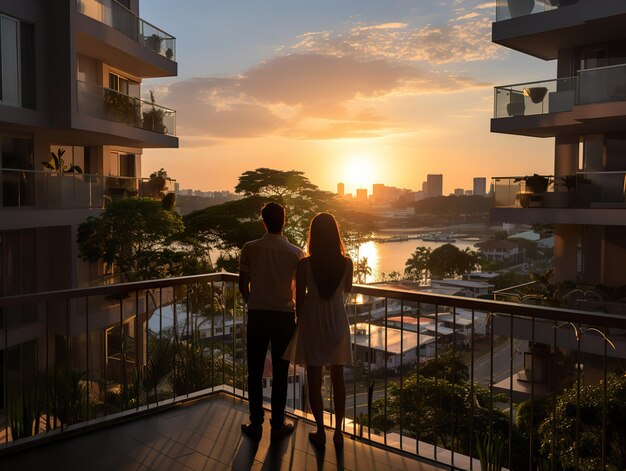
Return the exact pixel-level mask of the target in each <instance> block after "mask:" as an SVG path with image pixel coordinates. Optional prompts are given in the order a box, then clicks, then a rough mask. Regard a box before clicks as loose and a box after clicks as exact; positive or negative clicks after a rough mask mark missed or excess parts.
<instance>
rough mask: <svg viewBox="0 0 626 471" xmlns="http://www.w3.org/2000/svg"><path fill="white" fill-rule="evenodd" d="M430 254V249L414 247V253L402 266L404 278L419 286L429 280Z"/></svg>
mask: <svg viewBox="0 0 626 471" xmlns="http://www.w3.org/2000/svg"><path fill="white" fill-rule="evenodd" d="M431 252H432V251H431V249H430V248H427V247H416V248H415V252H413V253H412V254H411V258H409V259H408V260H407V261H406V263H405V264H404V276H406V277H407V278H409V279H411V280H415V281H417V282H419V283H420V284H422V283H427V282H428V280H429V279H430V271H429V269H428V267H429V265H428V261H429V259H430V255H431Z"/></svg>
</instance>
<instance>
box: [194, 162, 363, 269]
mask: <svg viewBox="0 0 626 471" xmlns="http://www.w3.org/2000/svg"><path fill="white" fill-rule="evenodd" d="M235 192H236V193H238V194H240V195H242V196H243V198H241V199H239V200H236V201H229V202H227V203H224V204H221V205H217V206H211V207H209V208H205V209H202V210H199V211H194V212H192V213H190V214H188V215H187V216H185V218H184V221H185V226H186V228H187V229H186V231H187V233H188V234H189V235H190V236H193V237H196V238H198V239H201V240H204V241H206V242H209V243H212V244H214V246H215V247H217V248H218V249H219V250H221V251H223V252H225V253H226V254H227V256H226V259H228V258H229V256H230V258H234V259H236V258H238V250H239V249H241V247H242V246H243V244H244V243H246V242H247V241H249V240H252V239H256V238H258V237H260V236H261V235H263V232H264V231H263V226H262V225H261V223H260V210H261V207H262V206H263V204H265V203H267V202H269V201H276V202H277V203H280V204H282V205H283V206H284V207H285V210H286V219H287V220H286V224H285V228H284V232H285V235H286V236H287V237H288V238H289V239H290V240H291V241H292V242H293V243H294V244H296V245H299V246H300V247H304V246H305V245H306V242H307V236H308V231H309V224H310V222H311V219H312V218H313V216H315V214H317V213H318V212H320V211H329V212H331V213H333V215H334V216H335V218H336V219H337V221H338V222H339V225H340V226H341V228H342V233H343V236H344V239H345V240H346V242H347V243H348V245H351V243H352V242H353V241H362V240H364V239H365V236H366V235H367V234H369V233H370V232H371V231H372V229H373V227H372V223H371V218H369V217H368V216H367V215H364V214H361V213H357V212H354V211H350V210H348V209H347V208H345V207H344V205H343V204H342V203H341V202H340V201H339V200H337V199H336V198H335V195H334V194H332V193H330V192H327V191H322V190H320V189H319V188H318V187H317V185H315V184H313V183H311V182H310V181H309V179H308V178H307V177H306V176H304V173H303V172H299V171H296V170H289V171H283V170H275V169H270V168H258V169H256V170H250V171H247V172H244V173H243V174H242V175H241V176H240V177H239V183H238V184H237V186H236V187H235Z"/></svg>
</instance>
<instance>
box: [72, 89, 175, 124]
mask: <svg viewBox="0 0 626 471" xmlns="http://www.w3.org/2000/svg"><path fill="white" fill-rule="evenodd" d="M77 94H78V96H77V104H78V112H79V113H82V114H85V115H87V116H91V117H93V118H99V119H105V120H108V121H114V122H116V123H122V124H128V125H129V126H133V127H136V128H142V129H147V130H149V131H154V132H158V133H161V134H168V135H170V136H175V135H176V111H174V110H171V109H169V108H165V107H163V106H159V105H157V104H156V103H152V102H150V101H147V100H142V99H140V98H137V97H133V96H129V95H125V94H124V93H120V92H117V91H115V90H112V89H110V88H104V87H102V86H100V85H94V84H92V83H87V82H83V81H81V80H78V81H77Z"/></svg>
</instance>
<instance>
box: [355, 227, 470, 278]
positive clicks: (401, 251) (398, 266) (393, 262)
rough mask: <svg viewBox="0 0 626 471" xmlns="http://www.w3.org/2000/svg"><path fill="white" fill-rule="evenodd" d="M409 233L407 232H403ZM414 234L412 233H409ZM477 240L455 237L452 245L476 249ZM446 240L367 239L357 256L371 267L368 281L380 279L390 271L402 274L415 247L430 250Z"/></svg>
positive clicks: (463, 248)
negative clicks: (388, 240) (386, 240)
mask: <svg viewBox="0 0 626 471" xmlns="http://www.w3.org/2000/svg"><path fill="white" fill-rule="evenodd" d="M389 235H390V234H376V236H385V237H388V236H389ZM404 235H409V234H404ZM410 235H414V234H410ZM476 242H478V241H477V240H460V239H457V240H456V242H454V243H453V244H452V245H455V246H456V247H458V248H459V249H461V250H465V249H466V248H469V249H471V250H476V247H474V244H475V243H476ZM444 244H446V242H429V241H423V240H420V239H410V240H403V241H400V242H387V243H380V242H374V241H369V242H365V243H363V244H361V245H360V246H359V248H358V257H359V259H362V258H363V257H366V258H367V264H368V265H369V267H370V268H371V269H372V274H371V275H369V276H368V277H367V281H368V283H371V282H374V281H380V280H381V279H382V278H383V275H387V276H388V275H389V274H390V273H392V272H394V271H395V272H398V273H400V274H401V275H403V274H404V264H405V263H406V261H407V260H408V259H409V258H410V257H411V254H412V253H413V252H414V251H415V249H416V248H417V247H427V248H430V249H431V250H434V249H436V248H437V247H441V246H442V245H444Z"/></svg>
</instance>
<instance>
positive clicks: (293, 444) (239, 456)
mask: <svg viewBox="0 0 626 471" xmlns="http://www.w3.org/2000/svg"><path fill="white" fill-rule="evenodd" d="M247 418H248V404H247V402H245V401H241V400H239V399H234V398H231V397H229V396H225V395H219V396H212V397H210V398H208V399H202V400H198V401H196V402H192V403H189V404H185V405H181V406H178V407H175V408H173V409H168V410H165V411H163V412H160V413H156V414H154V415H148V416H144V417H142V418H138V419H135V420H130V421H128V422H125V423H121V424H117V425H113V426H109V427H105V428H103V429H99V430H96V431H93V432H89V433H85V434H82V435H79V436H76V437H73V438H68V439H65V440H61V441H58V442H55V443H50V444H47V445H42V446H40V447H38V448H31V449H29V450H25V451H22V452H20V453H17V454H15V455H10V456H7V457H6V458H5V459H0V465H1V468H2V469H29V470H30V469H32V470H35V469H40V468H41V469H63V470H78V469H80V470H84V469H89V471H98V470H111V469H115V470H189V469H193V470H222V469H231V470H242V471H243V470H274V469H277V470H289V469H295V470H304V469H314V470H333V469H341V470H356V469H358V470H381V471H382V470H394V471H396V470H409V469H410V470H411V471H431V470H436V469H440V468H436V467H435V466H433V465H430V464H425V463H422V462H420V461H417V460H415V459H413V458H411V457H407V456H403V455H400V454H397V453H394V452H391V451H386V450H383V449H381V448H378V447H375V446H370V445H368V444H365V443H363V442H359V441H353V440H349V439H346V441H345V445H344V451H343V453H337V452H336V451H335V448H334V446H333V445H332V435H330V434H329V433H327V445H326V451H325V453H324V454H323V455H322V454H316V453H315V450H314V449H313V448H312V446H311V445H310V444H309V442H308V440H307V436H308V433H309V432H311V431H314V430H315V427H314V426H313V425H312V424H311V423H310V422H308V421H305V420H296V421H295V432H294V434H293V436H291V437H289V438H286V439H284V440H283V441H282V442H280V443H279V444H271V443H270V439H269V435H270V433H269V431H270V429H269V422H268V421H267V420H266V422H265V424H264V433H263V438H262V439H261V441H260V443H259V444H258V446H256V445H255V444H253V443H252V442H251V441H250V440H248V439H247V438H245V437H242V435H241V431H240V424H241V423H243V422H246V421H247ZM444 469H447V468H444Z"/></svg>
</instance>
